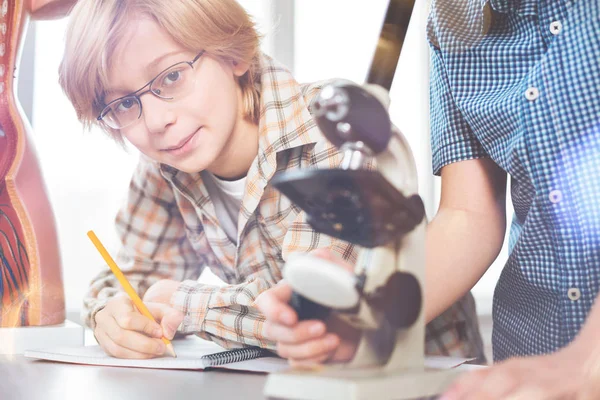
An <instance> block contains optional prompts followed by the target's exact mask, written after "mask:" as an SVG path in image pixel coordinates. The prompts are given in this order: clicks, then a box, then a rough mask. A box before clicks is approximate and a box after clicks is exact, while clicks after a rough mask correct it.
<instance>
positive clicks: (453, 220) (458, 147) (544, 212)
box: [258, 0, 600, 400]
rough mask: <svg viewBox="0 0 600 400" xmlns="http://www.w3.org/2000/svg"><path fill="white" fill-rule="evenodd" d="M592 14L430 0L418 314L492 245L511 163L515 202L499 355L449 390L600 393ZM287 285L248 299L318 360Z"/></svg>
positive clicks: (598, 105)
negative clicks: (423, 265)
mask: <svg viewBox="0 0 600 400" xmlns="http://www.w3.org/2000/svg"><path fill="white" fill-rule="evenodd" d="M599 17H600V7H599V5H598V2H597V0H593V1H589V0H581V1H577V2H572V1H558V0H555V1H538V0H521V1H501V0H491V1H479V0H469V1H461V2H449V1H445V0H438V1H435V2H434V3H433V6H432V12H431V16H430V19H429V29H428V34H429V41H430V43H431V47H432V64H431V101H432V104H431V109H432V113H431V118H432V121H431V122H432V148H433V152H432V153H433V165H434V172H435V173H436V174H441V177H442V195H441V203H440V208H439V211H438V214H437V215H436V217H435V218H434V219H433V221H432V222H431V224H430V225H429V227H428V232H427V235H428V238H427V240H428V242H427V256H428V257H427V270H428V272H427V284H426V294H425V298H426V301H425V307H426V310H425V312H426V315H427V318H428V320H430V319H431V318H433V317H435V316H436V315H438V314H439V312H441V311H442V310H444V309H445V308H446V307H447V306H449V305H450V304H452V302H453V301H454V300H455V299H457V298H459V297H460V296H462V295H463V293H466V292H467V291H468V290H470V288H471V287H472V286H473V285H474V284H475V283H476V282H477V280H478V279H479V277H481V275H483V273H484V272H485V270H486V269H487V268H488V267H489V265H490V264H491V262H492V261H493V260H494V258H495V256H496V255H497V254H498V252H499V250H500V247H501V245H502V241H503V237H504V229H505V228H504V227H505V219H506V214H505V209H504V204H505V196H506V181H507V174H510V175H511V179H512V180H511V185H512V186H511V189H512V190H511V194H512V198H513V205H514V208H515V217H514V220H513V225H512V228H511V240H510V256H509V259H508V262H507V265H506V267H505V269H504V271H503V273H502V275H501V277H500V280H499V282H498V286H497V289H496V292H495V297H494V333H493V337H492V339H493V346H494V359H495V360H496V361H505V360H508V361H506V362H503V363H501V364H500V365H498V366H497V367H493V368H490V369H487V370H484V371H481V372H478V373H475V374H473V375H468V376H466V377H465V378H464V379H463V380H461V381H459V382H458V383H457V384H456V386H455V388H454V389H452V390H451V391H450V392H449V393H447V395H446V396H445V397H443V398H444V399H445V400H447V399H482V398H485V399H508V398H510V399H517V398H519V399H521V398H522V399H549V398H552V399H559V398H560V399H571V398H585V399H588V398H590V399H591V398H594V399H597V398H600V345H599V344H598V343H599V342H598V339H597V335H598V330H599V329H600V308H599V307H600V305H599V304H598V302H599V300H598V299H597V298H598V292H599V282H600V279H599V275H600V242H599V241H598V231H599V230H598V228H599V227H600V223H599V218H598V216H599V210H600V181H599V179H598V177H599V176H600V161H599V160H600V157H599V153H598V152H599V149H600V96H599V93H600V90H599V88H600V75H599V74H598V71H600V65H599V60H600V50H599V49H600V35H598V32H600V18H599ZM482 239H483V240H482ZM474 244H475V245H474ZM436 276H447V277H448V279H446V280H444V281H443V282H440V280H438V279H435V278H434V277H436ZM431 278H433V279H431ZM288 296H289V287H286V286H284V285H280V286H278V287H276V288H274V289H273V290H271V291H267V292H265V293H263V294H262V295H261V298H260V299H259V301H258V303H259V304H260V307H259V308H260V309H261V310H262V311H263V313H264V314H265V315H266V317H267V321H268V323H269V325H270V326H272V328H271V329H269V331H270V332H273V333H274V334H273V335H271V336H270V337H271V338H272V339H273V340H276V341H278V342H279V343H282V346H283V347H284V349H285V352H286V353H287V354H288V355H289V356H290V357H291V358H294V355H295V354H296V352H297V351H298V349H299V348H302V347H305V346H306V343H307V342H309V341H310V343H311V349H312V351H313V355H314V357H313V358H314V359H318V358H319V357H322V354H323V349H325V348H326V347H327V346H326V343H324V342H322V341H321V339H320V338H318V337H314V336H312V337H309V336H308V335H304V334H303V333H302V332H301V331H300V329H299V327H298V326H296V325H295V324H294V323H287V322H286V321H285V319H286V317H287V319H288V320H289V319H292V320H293V319H294V318H295V315H293V311H292V310H291V309H289V308H288V307H287V306H286V305H285V300H286V299H287V297H288ZM290 313H291V314H292V315H291V316H290ZM586 319H587V320H586ZM344 345H345V347H346V348H347V347H351V346H352V345H351V343H347V342H346V343H344ZM549 353H553V354H550V355H549ZM334 355H335V353H334ZM526 356H531V357H530V358H526V359H524V358H517V357H526ZM534 356H535V357H534ZM310 357H311V354H307V353H306V352H305V353H303V359H307V358H310ZM510 358H513V359H512V360H509V359H510Z"/></svg>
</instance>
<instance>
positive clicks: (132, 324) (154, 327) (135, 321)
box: [114, 311, 162, 337]
mask: <svg viewBox="0 0 600 400" xmlns="http://www.w3.org/2000/svg"><path fill="white" fill-rule="evenodd" d="M114 319H115V321H117V324H118V325H119V326H120V327H121V328H123V329H127V330H130V331H138V332H142V333H144V334H146V335H148V336H150V337H160V335H161V334H162V329H161V327H160V325H158V324H157V323H156V322H154V321H152V320H151V319H150V318H148V317H146V316H144V315H142V314H140V313H138V312H133V311H132V312H125V313H120V314H118V315H114Z"/></svg>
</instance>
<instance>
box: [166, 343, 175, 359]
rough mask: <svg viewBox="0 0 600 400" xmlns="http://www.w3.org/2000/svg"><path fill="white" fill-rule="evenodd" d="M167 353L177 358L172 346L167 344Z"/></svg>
mask: <svg viewBox="0 0 600 400" xmlns="http://www.w3.org/2000/svg"><path fill="white" fill-rule="evenodd" d="M167 352H168V353H169V354H170V355H171V356H172V357H173V358H177V354H175V349H174V348H173V344H171V343H169V344H168V345H167Z"/></svg>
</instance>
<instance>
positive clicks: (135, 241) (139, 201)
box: [82, 158, 208, 329]
mask: <svg viewBox="0 0 600 400" xmlns="http://www.w3.org/2000/svg"><path fill="white" fill-rule="evenodd" d="M116 229H117V234H118V236H119V239H120V242H121V246H120V250H119V252H118V254H117V256H116V258H115V261H116V262H117V264H118V265H119V268H120V269H121V270H122V271H123V274H124V275H125V276H126V277H127V279H128V280H129V282H130V283H131V285H132V286H133V288H134V289H135V290H136V292H137V293H138V294H139V295H140V297H143V296H144V293H145V292H146V290H147V289H148V288H149V287H150V286H152V285H153V284H154V283H156V282H157V281H159V280H161V279H173V280H177V281H183V280H184V279H188V278H191V279H197V278H198V277H199V276H200V273H201V272H202V269H203V268H204V266H205V265H206V264H207V262H208V261H207V260H206V259H205V257H203V256H202V254H197V253H196V252H195V250H194V248H193V247H192V245H191V244H190V242H189V241H188V238H187V235H186V229H185V224H184V221H183V218H182V216H181V214H180V212H179V211H178V208H177V204H176V201H175V196H174V193H173V191H172V189H171V187H170V185H169V184H168V183H167V182H166V181H165V179H164V178H163V177H162V176H161V174H160V170H159V166H158V165H157V164H155V163H153V162H151V161H149V160H147V159H145V158H142V159H140V162H139V163H138V166H137V167H136V169H135V171H134V173H133V177H132V179H131V182H130V186H129V191H128V196H127V200H126V202H125V204H124V206H123V207H122V208H121V209H120V211H119V213H118V214H117V217H116ZM122 291H123V288H122V287H121V285H120V283H119V282H118V281H117V279H116V278H115V276H114V275H113V273H112V272H111V271H110V270H109V269H108V267H106V268H105V269H104V270H103V271H102V272H101V273H100V274H98V275H97V276H96V278H94V279H93V280H92V282H91V285H90V288H89V290H88V292H87V294H86V296H85V298H84V308H83V311H82V319H83V320H84V322H85V323H86V325H88V326H89V327H91V328H92V329H94V328H95V321H94V316H95V314H96V313H97V312H98V311H99V310H100V309H102V308H103V307H104V306H105V304H106V302H107V301H108V300H109V299H110V298H112V297H113V296H114V295H116V294H117V293H118V292H122Z"/></svg>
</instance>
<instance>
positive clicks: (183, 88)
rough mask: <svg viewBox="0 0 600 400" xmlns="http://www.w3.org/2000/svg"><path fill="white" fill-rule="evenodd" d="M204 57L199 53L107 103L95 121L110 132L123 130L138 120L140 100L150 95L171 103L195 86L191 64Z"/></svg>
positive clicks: (140, 113) (140, 106)
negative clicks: (103, 125)
mask: <svg viewBox="0 0 600 400" xmlns="http://www.w3.org/2000/svg"><path fill="white" fill-rule="evenodd" d="M202 54H204V50H202V51H201V52H200V53H198V55H197V56H196V57H194V59H193V60H192V61H183V62H179V63H177V64H174V65H171V66H170V67H169V68H167V69H165V70H164V71H162V72H161V73H160V74H158V75H156V76H155V77H154V78H153V79H152V80H151V81H150V82H148V83H146V84H145V85H144V86H143V87H141V88H140V89H138V90H136V91H135V92H133V93H130V94H128V95H127V96H123V97H119V98H118V99H115V100H113V101H111V102H110V103H108V104H107V105H106V107H104V108H103V109H102V112H101V113H100V115H99V116H98V121H100V122H102V123H104V124H105V125H106V126H108V127H109V128H112V129H123V128H125V127H127V126H129V125H131V124H133V123H134V122H135V121H137V120H138V119H139V118H140V117H141V116H142V101H141V100H140V97H142V96H143V95H144V94H146V93H148V92H150V93H152V94H153V95H154V96H156V97H158V98H159V99H164V100H173V99H174V98H176V97H182V96H185V95H187V94H189V92H190V91H191V90H192V88H193V87H194V83H196V74H194V63H195V62H196V61H198V59H199V58H200V57H201V56H202Z"/></svg>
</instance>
